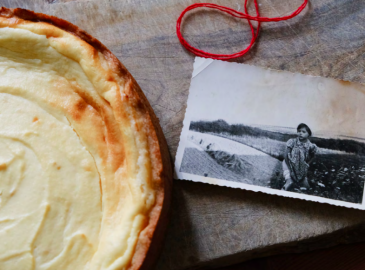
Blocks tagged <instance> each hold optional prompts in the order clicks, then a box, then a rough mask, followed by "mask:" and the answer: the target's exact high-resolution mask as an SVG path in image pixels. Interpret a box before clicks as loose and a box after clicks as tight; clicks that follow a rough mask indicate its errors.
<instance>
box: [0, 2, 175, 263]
mask: <svg viewBox="0 0 365 270" xmlns="http://www.w3.org/2000/svg"><path fill="white" fill-rule="evenodd" d="M171 180H172V169H171V165H170V158H169V154H168V150H167V146H166V142H165V139H164V136H163V134H162V131H161V128H160V126H159V123H158V119H157V118H156V116H155V115H154V113H153V111H152V108H151V106H150V105H149V103H148V101H147V99H146V97H145V96H144V95H143V93H142V91H141V89H140V87H139V86H138V85H137V83H136V81H135V80H134V79H133V77H132V76H131V75H130V73H129V72H128V71H127V69H126V68H125V67H124V66H123V65H122V64H121V63H120V62H119V61H118V59H117V58H116V57H115V56H114V55H113V54H112V53H111V52H110V51H109V50H108V49H107V48H106V47H105V46H104V45H102V44H101V43H100V42H99V41H98V40H96V39H95V38H93V37H92V36H90V35H89V34H87V33H86V32H84V31H83V30H81V29H79V28H78V27H76V26H75V25H73V24H71V23H69V22H67V21H64V20H61V19H59V18H56V17H52V16H47V15H44V14H38V13H34V12H32V11H28V10H24V9H7V8H0V269H1V270H13V269H14V270H33V269H36V270H38V269H40V270H66V269H69V270H81V269H85V270H86V269H87V270H102V269H108V270H112V269H150V268H151V267H152V265H153V263H154V262H155V259H156V257H157V255H158V253H159V250H160V246H161V243H162V238H163V235H164V230H165V227H166V223H167V216H168V208H169V201H170V191H171Z"/></svg>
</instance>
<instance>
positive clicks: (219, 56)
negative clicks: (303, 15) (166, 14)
mask: <svg viewBox="0 0 365 270" xmlns="http://www.w3.org/2000/svg"><path fill="white" fill-rule="evenodd" d="M247 2H248V0H245V13H243V12H239V11H236V10H234V9H232V8H229V7H224V6H219V5H216V4H210V3H199V4H193V5H190V6H188V7H187V8H186V9H185V10H184V11H183V12H182V13H181V14H180V16H179V18H178V19H177V22H176V34H177V37H178V38H179V40H180V43H181V44H182V45H183V46H184V47H185V48H186V49H187V50H188V51H189V52H192V53H193V54H195V55H197V56H201V57H206V58H213V59H217V60H229V59H233V58H237V57H240V56H242V55H244V54H246V53H247V52H248V51H249V50H250V49H251V48H252V46H253V45H254V43H255V41H256V39H257V37H258V35H259V32H260V23H261V22H279V21H285V20H289V19H291V18H293V17H295V16H297V15H298V14H299V13H300V12H302V10H303V9H304V8H305V7H306V5H307V3H308V0H304V2H303V4H302V5H301V6H300V7H299V8H298V9H297V10H296V11H294V12H293V13H292V14H290V15H288V16H284V17H274V18H267V17H260V12H259V6H258V4H257V0H254V4H255V9H256V16H251V15H249V14H248V12H247ZM200 7H205V8H211V9H217V10H220V11H223V12H225V13H228V14H230V15H232V16H233V17H236V18H240V19H247V22H248V24H249V26H250V28H251V34H252V39H251V42H250V44H249V45H248V46H247V48H246V49H244V50H242V51H240V52H237V53H234V54H215V53H209V52H205V51H203V50H199V49H197V48H195V47H193V46H191V45H190V44H189V43H188V42H187V41H186V39H185V38H184V37H183V36H182V34H181V30H180V28H181V21H182V18H183V17H184V15H185V14H186V13H187V12H189V11H191V10H193V9H196V8H200ZM251 21H257V22H258V25H257V29H256V31H255V28H254V27H253V25H252V23H251Z"/></svg>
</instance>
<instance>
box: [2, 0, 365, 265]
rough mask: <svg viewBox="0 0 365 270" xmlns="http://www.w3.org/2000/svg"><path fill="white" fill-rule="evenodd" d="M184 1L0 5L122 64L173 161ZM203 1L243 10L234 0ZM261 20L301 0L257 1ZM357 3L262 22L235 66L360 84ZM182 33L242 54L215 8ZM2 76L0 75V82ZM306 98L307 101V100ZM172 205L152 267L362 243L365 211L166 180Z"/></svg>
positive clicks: (343, 0)
mask: <svg viewBox="0 0 365 270" xmlns="http://www.w3.org/2000/svg"><path fill="white" fill-rule="evenodd" d="M193 2H199V1H192V0H148V1H146V0H135V1H131V0H74V1H72V0H34V1H29V0H0V6H6V7H23V8H28V9H32V10H35V11H36V12H43V13H47V14H50V15H55V16H58V17H61V18H64V19H66V20H68V21H71V22H72V23H74V24H76V25H78V26H79V27H81V28H83V29H84V30H86V31H87V32H89V33H90V34H92V35H93V36H95V37H96V38H98V39H99V40H100V41H101V42H103V43H104V44H105V45H106V46H107V47H108V48H109V49H111V51H112V52H113V53H114V54H115V55H116V56H117V57H118V58H119V59H120V60H121V61H122V63H123V64H124V65H125V66H126V67H127V68H128V70H129V71H130V72H131V73H132V74H133V76H134V77H135V78H136V80H137V81H138V83H139V84H140V85H141V87H142V89H143V90H144V92H145V93H146V96H147V98H148V99H149V101H150V103H151V104H152V106H153V108H154V110H155V112H156V114H157V116H158V117H159V118H160V122H161V125H162V128H163V130H164V132H165V136H166V138H167V141H168V144H169V148H170V151H171V155H172V156H175V153H176V149H177V145H178V141H179V136H180V132H181V128H182V120H183V117H184V113H185V109H186V100H187V96H188V89H189V84H190V79H191V73H192V69H193V60H194V56H193V55H191V54H189V53H187V52H186V51H185V50H184V49H183V48H182V46H181V45H180V43H179V42H178V39H177V38H176V34H175V22H176V19H177V17H178V15H179V14H180V12H181V11H182V10H183V9H184V8H185V7H186V6H188V5H189V4H192V3H193ZM210 2H214V3H218V4H224V5H226V6H230V7H232V8H235V9H239V10H241V11H242V10H243V3H244V1H243V0H240V1H238V0H226V1H223V0H222V1H215V0H211V1H210ZM259 2H260V4H261V6H260V7H261V11H262V14H263V15H264V16H278V15H285V14H287V13H289V11H292V10H294V9H296V7H297V6H299V5H300V3H301V0H292V1H282V0H259ZM364 18H365V1H356V0H315V1H313V0H312V1H311V2H310V4H309V6H308V7H307V8H306V10H305V12H304V13H303V14H301V15H300V16H298V18H295V19H292V20H290V21H288V22H280V23H266V24H264V27H263V31H262V32H261V37H260V40H259V42H258V43H257V44H256V46H255V47H254V49H253V50H252V51H251V52H250V53H249V54H248V55H247V56H245V57H244V58H240V59H238V60H237V61H238V62H245V63H248V64H252V65H258V66H262V67H268V68H273V69H280V70H287V71H291V72H301V73H304V74H310V75H316V76H325V77H333V78H338V79H344V80H350V81H356V82H365V76H364V74H363V73H364V65H365V62H364V58H365V45H364V41H365V28H364V24H363V22H364ZM184 32H185V33H186V37H187V38H188V40H189V41H191V42H192V44H193V45H196V46H199V47H200V48H202V49H206V50H209V51H213V52H222V53H230V52H236V51H238V50H240V49H243V48H244V47H245V46H246V44H248V42H249V40H250V38H251V37H250V34H249V28H248V27H247V23H246V22H244V21H240V20H238V19H232V18H230V17H228V16H225V15H222V14H220V13H218V12H215V11H209V12H204V11H198V12H193V13H192V14H191V15H189V16H188V17H187V18H186V21H185V24H184ZM0 79H1V78H0ZM313 98H314V99H315V97H313ZM173 197H174V202H173V203H174V204H173V214H172V220H171V224H170V228H169V231H168V234H167V241H166V245H165V249H164V251H163V254H162V256H161V259H160V262H159V265H158V269H159V270H179V269H198V268H207V267H210V266H215V267H217V266H220V265H228V264H233V263H236V262H239V261H243V260H247V259H250V258H254V257H260V256H265V255H268V254H277V253H285V252H301V251H306V250H311V249H316V248H321V247H326V246H331V245H335V244H338V243H343V242H354V241H361V240H365V211H358V210H352V209H345V208H341V207H334V206H329V205H323V204H319V203H312V202H305V201H299V200H294V199H287V198H281V197H277V196H270V195H266V194H261V193H254V192H248V191H242V190H237V189H230V188H224V187H217V186H210V185H206V184H199V183H192V182H184V181H175V186H174V196H173Z"/></svg>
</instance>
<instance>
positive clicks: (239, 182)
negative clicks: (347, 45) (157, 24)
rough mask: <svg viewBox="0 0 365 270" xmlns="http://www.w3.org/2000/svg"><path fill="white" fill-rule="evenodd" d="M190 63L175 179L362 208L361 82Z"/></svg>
mask: <svg viewBox="0 0 365 270" xmlns="http://www.w3.org/2000/svg"><path fill="white" fill-rule="evenodd" d="M232 65H235V68H234V69H233V68H231V67H232ZM237 66H240V68H238V69H237ZM194 67H195V70H194V73H193V79H192V83H191V88H190V94H189V100H188V107H187V112H186V116H185V120H184V128H183V132H182V134H181V140H180V145H179V149H178V153H177V156H176V166H175V170H176V175H177V176H178V178H179V179H185V180H193V181H200V182H205V183H211V184H217V185H224V186H230V187H236V188H243V189H249V190H254V191H261V192H266V193H270V194H277V195H283V196H288V197H295V198H301V199H306V200H314V201H319V202H328V203H331V204H337V205H342V206H347V207H354V208H362V204H363V195H364V192H363V191H364V180H365V123H364V120H363V119H362V116H363V115H365V114H364V112H365V110H364V109H363V108H362V106H361V103H363V102H365V99H364V97H363V96H364V93H365V87H363V86H362V85H358V84H353V83H348V82H343V81H337V80H333V79H327V78H320V77H311V76H306V75H302V74H293V73H289V72H282V71H274V70H269V69H263V68H259V67H253V66H249V65H244V64H233V63H226V62H221V61H212V60H205V59H200V58H198V59H197V61H196V63H195V66H194ZM196 70H198V72H197V71H196ZM237 70H238V71H237Z"/></svg>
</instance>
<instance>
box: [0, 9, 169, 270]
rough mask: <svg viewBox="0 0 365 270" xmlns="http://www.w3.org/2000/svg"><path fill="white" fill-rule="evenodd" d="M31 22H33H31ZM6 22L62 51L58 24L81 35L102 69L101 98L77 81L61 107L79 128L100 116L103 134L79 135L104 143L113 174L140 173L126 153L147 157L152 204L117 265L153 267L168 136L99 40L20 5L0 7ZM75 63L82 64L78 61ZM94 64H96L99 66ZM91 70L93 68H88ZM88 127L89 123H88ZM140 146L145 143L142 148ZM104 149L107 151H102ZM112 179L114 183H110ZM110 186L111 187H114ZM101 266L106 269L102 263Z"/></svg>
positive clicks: (163, 218) (165, 194)
mask: <svg viewBox="0 0 365 270" xmlns="http://www.w3.org/2000/svg"><path fill="white" fill-rule="evenodd" d="M35 24H37V25H36V26H35ZM4 27H8V28H14V29H15V28H20V29H25V30H29V31H33V32H37V33H36V34H38V35H45V36H46V37H47V39H49V40H50V42H54V43H52V44H53V45H52V46H53V47H54V48H56V49H57V50H58V51H59V52H60V53H61V54H62V53H65V52H66V51H67V50H71V48H67V46H70V45H69V44H68V43H67V42H68V41H67V42H65V41H64V40H62V39H61V36H62V37H63V36H64V34H60V32H59V31H58V30H57V28H58V29H61V30H63V31H66V32H68V33H70V34H72V35H73V36H75V37H77V38H78V39H79V41H80V42H79V43H80V44H81V45H80V46H81V47H82V50H83V52H84V53H85V55H86V56H87V57H90V59H91V60H90V61H93V62H90V63H93V65H95V66H93V68H95V69H96V70H98V71H99V72H100V74H95V76H99V77H100V76H101V78H99V77H98V80H96V79H95V84H94V86H95V85H96V84H97V83H99V81H102V83H100V85H101V86H100V89H101V90H100V91H99V90H98V91H99V92H98V93H99V94H100V96H101V97H102V99H101V100H99V99H98V98H94V97H93V96H92V94H89V93H88V92H85V91H84V90H83V89H77V87H78V86H77V84H76V86H75V88H74V89H73V91H74V92H75V93H77V94H78V95H79V98H77V99H76V100H75V102H74V103H73V104H72V106H69V105H67V106H69V107H68V108H66V109H65V110H66V111H67V114H68V116H67V117H68V119H69V121H70V123H71V126H73V127H74V128H75V129H76V130H78V129H81V128H80V127H78V123H80V122H85V121H89V120H84V119H89V118H90V119H91V120H93V121H94V122H93V124H94V125H95V126H98V124H99V122H98V121H99V120H100V119H99V118H96V117H95V118H93V117H94V116H93V115H92V113H94V114H95V111H96V112H97V113H99V114H100V115H101V116H102V120H103V121H102V122H100V123H101V124H100V126H99V128H100V129H104V131H103V134H96V133H97V132H96V131H95V134H94V133H93V132H92V131H91V132H90V133H91V135H90V136H89V135H84V137H82V139H83V140H85V144H86V145H88V143H90V142H93V143H94V144H95V145H97V147H102V146H107V147H108V152H107V154H105V151H104V150H100V149H96V150H95V151H96V152H97V153H98V154H100V160H101V161H100V164H104V165H103V166H105V168H104V169H105V170H106V171H108V172H109V171H110V170H113V172H114V175H118V176H119V178H118V177H116V179H119V181H124V180H122V179H121V176H123V177H127V176H128V177H129V176H130V175H138V172H137V169H135V170H136V172H135V174H133V173H130V172H129V170H130V171H132V169H129V168H130V167H128V166H131V167H133V166H134V165H131V164H128V161H129V160H133V159H129V155H132V156H133V155H136V157H135V160H139V159H138V158H139V157H140V156H138V155H145V157H146V160H148V161H149V163H148V162H147V161H146V162H145V161H143V165H141V166H142V167H143V166H145V167H150V169H148V168H147V169H146V170H147V173H146V175H147V176H145V178H146V177H147V178H148V179H147V180H146V183H144V184H143V185H142V186H143V187H142V189H143V188H146V189H148V187H145V186H144V185H145V184H146V185H147V186H148V185H150V187H151V190H152V191H153V194H154V195H153V197H154V199H153V200H151V201H152V203H151V206H150V207H148V206H145V205H143V207H142V208H143V209H142V210H141V212H140V213H139V215H142V216H144V217H146V221H145V222H142V223H141V224H142V225H141V226H142V227H141V228H142V229H141V231H140V232H139V233H138V239H137V240H136V243H135V244H134V248H133V256H131V257H130V259H129V262H128V264H127V265H124V266H123V267H120V268H115V269H151V267H152V266H153V264H154V263H155V260H156V258H157V256H158V254H159V251H160V249H161V245H162V240H163V236H164V231H165V229H166V225H167V217H168V212H169V206H170V197H171V186H172V168H171V163H170V158H169V153H168V149H167V145H166V141H165V138H164V136H163V133H162V130H161V128H160V126H159V122H158V119H157V118H156V116H155V114H154V113H153V110H152V108H151V106H150V104H149V103H148V101H147V99H146V97H145V96H144V94H143V92H142V91H141V89H140V87H139V86H138V84H137V83H136V81H135V80H134V78H133V77H132V76H131V75H130V73H129V72H128V71H127V69H126V68H125V67H124V66H123V65H122V64H121V63H120V62H119V60H118V59H117V58H116V57H115V56H114V55H113V54H112V53H111V52H110V51H109V50H108V49H107V48H106V47H105V46H104V45H103V44H101V43H100V42H99V41H98V40H97V39H95V38H93V37H92V36H91V35H89V34H87V33H86V32H85V31H83V30H81V29H79V28H78V27H77V26H75V25H73V24H71V23H69V22H67V21H65V20H62V19H59V18H57V17H53V16H48V15H45V14H40V13H34V12H32V11H29V10H24V9H19V8H18V9H7V8H4V7H3V8H0V29H1V28H4ZM66 38H67V40H69V39H70V38H69V37H66ZM60 40H61V41H60ZM72 42H73V43H72ZM72 42H71V44H75V43H74V41H73V40H72ZM55 43H57V44H55ZM88 45H90V46H88ZM57 46H58V47H57ZM75 50H76V49H75ZM67 53H68V52H67ZM70 53H72V52H70ZM77 53H79V52H77ZM75 54H76V52H75ZM67 57H70V55H67ZM71 57H73V55H71ZM77 57H79V56H75V59H76V58H77ZM82 57H83V56H82ZM88 61H89V60H88ZM86 62H87V61H86ZM79 63H81V64H80V65H82V62H81V61H79ZM97 65H100V67H99V66H97ZM101 67H102V68H101ZM84 69H85V68H84ZM86 73H87V72H86ZM91 73H92V71H90V74H91ZM104 80H105V81H104ZM97 87H99V86H95V88H97ZM108 87H109V88H108ZM0 93H1V90H0ZM55 106H56V105H55ZM89 106H90V110H93V112H92V113H91V112H90V113H89V111H88V110H89ZM110 108H111V109H112V112H111V111H110ZM109 114H110V115H109ZM97 119H99V120H97ZM91 120H90V121H91ZM35 121H37V119H35ZM129 126H130V128H129ZM88 127H89V128H90V125H89V126H88ZM122 127H123V128H122ZM124 127H126V128H125V129H126V131H124ZM95 130H97V128H95ZM80 132H82V131H80ZM128 132H130V133H128ZM133 132H137V133H134V134H138V136H137V137H138V138H137V139H136V140H140V141H141V142H140V141H138V142H135V145H136V146H135V147H137V148H136V149H137V150H136V151H134V148H133V147H134V146H133V147H132V146H130V145H129V144H128V142H129V141H128V140H129V139H131V138H133V136H132V135H133ZM124 133H125V134H124ZM78 134H79V132H78ZM85 134H87V133H85ZM131 134H132V135H131ZM140 134H142V135H140ZM128 136H129V137H128ZM95 140H96V141H95ZM134 140H135V139H133V141H134ZM143 140H145V142H143ZM141 145H142V146H141ZM143 145H145V146H146V148H145V149H144V148H143ZM138 147H140V148H138ZM142 148H143V149H142ZM138 151H139V152H138ZM143 151H144V152H143ZM145 152H146V153H145ZM103 153H104V155H105V156H103ZM140 153H142V154H140ZM143 153H144V154H143ZM147 163H148V164H147ZM145 164H147V165H145ZM119 171H121V172H120V174H117V172H119ZM139 173H141V172H139ZM123 177H122V178H123ZM123 179H124V178H123ZM100 181H101V182H100V185H105V187H108V185H109V186H110V184H108V183H105V181H104V182H103V181H102V180H100ZM136 181H137V180H136ZM141 181H144V180H141ZM115 184H116V183H114V182H113V185H115ZM109 188H110V189H113V188H114V189H115V188H118V187H117V186H116V187H109ZM152 191H151V192H152ZM103 192H108V188H106V189H105V190H104V189H103V191H102V196H104V193H103ZM123 192H124V191H123ZM142 193H143V192H142ZM146 194H147V191H146ZM151 194H152V193H151ZM151 194H150V195H151ZM151 196H152V195H151ZM110 198H112V199H113V200H114V199H115V196H114V195H113V196H110ZM144 202H146V203H145V204H146V205H147V204H148V202H147V199H145V201H144ZM107 211H111V212H113V211H117V209H112V210H111V209H107ZM136 211H137V210H136ZM104 212H105V209H104ZM116 265H117V264H116ZM116 267H118V266H116ZM103 269H109V268H108V267H104V268H103ZM110 269H111V268H110ZM113 269H114V268H113ZM4 270H6V269H4Z"/></svg>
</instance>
